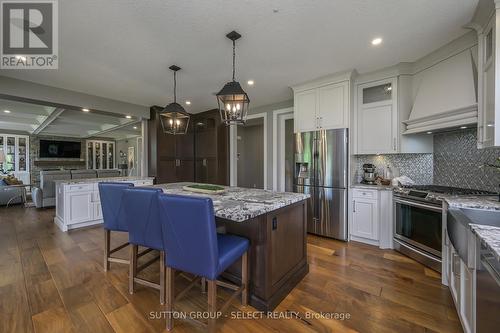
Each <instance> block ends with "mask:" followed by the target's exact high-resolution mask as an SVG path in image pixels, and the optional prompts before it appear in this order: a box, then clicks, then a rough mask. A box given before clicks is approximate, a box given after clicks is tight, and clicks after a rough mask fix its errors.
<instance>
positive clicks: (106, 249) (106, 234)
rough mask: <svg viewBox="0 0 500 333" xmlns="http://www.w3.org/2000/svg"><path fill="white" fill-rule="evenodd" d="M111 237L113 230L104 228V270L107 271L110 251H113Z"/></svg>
mask: <svg viewBox="0 0 500 333" xmlns="http://www.w3.org/2000/svg"><path fill="white" fill-rule="evenodd" d="M110 238H111V232H110V231H109V230H107V229H104V271H105V272H107V271H109V260H108V258H109V252H110V251H111V248H110V246H111V245H110Z"/></svg>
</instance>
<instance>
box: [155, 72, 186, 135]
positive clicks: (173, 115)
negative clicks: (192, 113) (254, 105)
mask: <svg viewBox="0 0 500 333" xmlns="http://www.w3.org/2000/svg"><path fill="white" fill-rule="evenodd" d="M169 69H170V70H172V71H173V72H174V102H173V103H170V104H169V105H167V106H165V108H164V109H163V110H161V111H159V112H158V115H159V116H160V121H161V126H162V128H163V132H164V133H166V134H173V135H176V134H186V132H187V129H188V126H189V113H187V112H186V110H184V108H183V107H182V105H180V104H179V103H177V77H176V75H177V71H178V70H180V69H181V68H180V67H179V66H175V65H172V66H170V67H169Z"/></svg>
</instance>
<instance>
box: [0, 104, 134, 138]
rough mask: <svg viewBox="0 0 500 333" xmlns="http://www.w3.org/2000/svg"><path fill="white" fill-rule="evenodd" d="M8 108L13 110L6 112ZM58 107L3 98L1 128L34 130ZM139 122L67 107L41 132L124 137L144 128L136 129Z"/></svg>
mask: <svg viewBox="0 0 500 333" xmlns="http://www.w3.org/2000/svg"><path fill="white" fill-rule="evenodd" d="M5 110H8V111H10V113H5V112H4V111H5ZM58 110H61V109H58ZM54 111H56V108H54V107H48V106H43V105H37V104H31V103H24V102H16V101H9V100H3V99H0V132H1V131H2V130H8V131H20V132H28V133H30V134H33V132H34V131H35V130H36V129H37V128H39V126H40V125H42V124H43V123H44V121H45V120H46V119H47V118H48V117H49V116H50V115H51V114H52V112H54ZM136 123H137V120H131V119H126V118H125V117H123V116H121V115H112V114H100V113H96V112H83V111H76V110H67V109H64V110H62V113H60V114H59V115H58V116H57V117H55V118H54V119H53V120H52V122H50V123H49V124H48V125H47V126H45V127H43V129H41V131H40V132H39V133H38V135H49V136H64V137H74V138H87V137H91V136H99V137H106V138H113V139H123V138H130V137H134V136H137V135H138V134H140V130H139V131H138V130H135V129H133V126H138V128H139V129H140V128H141V125H140V123H139V124H136Z"/></svg>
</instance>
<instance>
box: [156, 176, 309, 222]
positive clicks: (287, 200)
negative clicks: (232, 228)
mask: <svg viewBox="0 0 500 333" xmlns="http://www.w3.org/2000/svg"><path fill="white" fill-rule="evenodd" d="M191 184H194V183H171V184H160V185H155V186H154V187H159V188H161V189H162V190H163V193H166V194H178V195H188V196H197V197H208V198H211V199H212V202H213V204H214V211H215V216H216V217H218V218H223V219H227V220H232V221H235V222H244V221H247V220H249V219H252V218H254V217H257V216H259V215H262V214H266V213H269V212H272V211H274V210H277V209H280V208H283V207H286V206H289V205H292V204H294V203H297V202H300V201H302V200H305V199H307V198H309V197H310V195H309V194H302V193H292V192H273V191H270V190H261V189H255V188H243V187H228V186H224V188H225V189H226V192H225V193H222V194H203V193H195V192H190V191H186V190H184V189H183V187H184V186H186V185H191Z"/></svg>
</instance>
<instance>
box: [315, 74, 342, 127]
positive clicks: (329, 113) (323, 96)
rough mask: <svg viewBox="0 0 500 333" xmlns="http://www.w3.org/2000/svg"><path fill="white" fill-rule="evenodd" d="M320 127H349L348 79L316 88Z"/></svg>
mask: <svg viewBox="0 0 500 333" xmlns="http://www.w3.org/2000/svg"><path fill="white" fill-rule="evenodd" d="M318 95H319V96H318V100H319V109H318V118H319V128H320V129H332V128H347V127H349V121H348V119H349V81H343V82H340V83H336V84H330V85H327V86H324V87H321V88H319V89H318Z"/></svg>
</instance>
